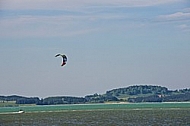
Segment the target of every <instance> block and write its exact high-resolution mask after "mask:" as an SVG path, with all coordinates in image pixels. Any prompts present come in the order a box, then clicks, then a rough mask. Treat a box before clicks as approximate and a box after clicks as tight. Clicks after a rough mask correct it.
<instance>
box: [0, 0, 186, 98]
mask: <svg viewBox="0 0 190 126" xmlns="http://www.w3.org/2000/svg"><path fill="white" fill-rule="evenodd" d="M57 53H63V54H66V55H67V57H68V62H67V64H66V65H65V66H64V67H61V61H62V59H61V58H60V57H55V55H56V54H57ZM189 64H190V1H189V0H154V1H153V0H109V1H102V0H88V1H87V0H40V1H39V0H14V1H12V0H1V1H0V95H22V96H30V97H31V96H32V97H33V96H37V97H49V96H81V97H83V96H86V95H89V94H95V93H98V94H104V93H105V92H106V91H108V90H112V89H116V88H122V87H128V86H131V85H159V86H164V87H167V88H168V89H171V90H175V89H184V88H190V66H189Z"/></svg>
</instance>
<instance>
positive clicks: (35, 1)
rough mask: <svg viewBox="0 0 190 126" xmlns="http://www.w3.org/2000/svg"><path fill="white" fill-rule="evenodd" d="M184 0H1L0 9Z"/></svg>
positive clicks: (77, 6) (141, 4)
mask: <svg viewBox="0 0 190 126" xmlns="http://www.w3.org/2000/svg"><path fill="white" fill-rule="evenodd" d="M182 1H185V0H107V1H106V0H104V1H102V0H80V1H79V0H1V3H0V4H1V6H0V8H1V9H13V10H14V9H71V8H72V9H74V8H80V7H81V6H82V7H84V6H127V7H141V6H155V5H160V4H168V3H174V2H182Z"/></svg>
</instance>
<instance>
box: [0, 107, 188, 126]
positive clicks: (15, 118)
mask: <svg viewBox="0 0 190 126" xmlns="http://www.w3.org/2000/svg"><path fill="white" fill-rule="evenodd" d="M19 109H22V110H24V111H25V113H22V114H19V113H17V112H18V111H19ZM10 125H14V126H20V125H22V126H28V125H33V126H48V125H49V126H53V125H54V126H60V125H63V126H73V125H74V126H97V125H104V126H106V125H109V126H122V125H125V126H141V125H142V126H143V125H145V126H147V125H149V126H174V125H176V126H188V125H190V103H136V104H133V103H129V104H82V105H54V106H22V107H1V108H0V126H10Z"/></svg>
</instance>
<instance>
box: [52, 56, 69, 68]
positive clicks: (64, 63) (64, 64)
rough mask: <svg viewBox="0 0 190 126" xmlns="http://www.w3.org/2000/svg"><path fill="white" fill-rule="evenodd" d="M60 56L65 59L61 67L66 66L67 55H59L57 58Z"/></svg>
mask: <svg viewBox="0 0 190 126" xmlns="http://www.w3.org/2000/svg"><path fill="white" fill-rule="evenodd" d="M58 56H61V57H62V58H63V62H62V64H61V66H64V65H65V64H66V62H67V57H66V55H64V54H57V55H55V57H58Z"/></svg>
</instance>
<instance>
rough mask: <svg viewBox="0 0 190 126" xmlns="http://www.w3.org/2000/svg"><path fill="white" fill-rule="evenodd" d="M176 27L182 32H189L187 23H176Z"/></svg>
mask: <svg viewBox="0 0 190 126" xmlns="http://www.w3.org/2000/svg"><path fill="white" fill-rule="evenodd" d="M177 27H178V28H179V29H181V30H182V31H184V32H190V26H189V25H187V24H182V25H178V26H177Z"/></svg>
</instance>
